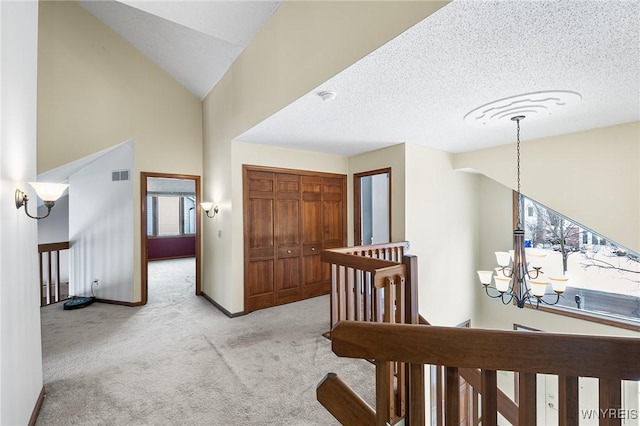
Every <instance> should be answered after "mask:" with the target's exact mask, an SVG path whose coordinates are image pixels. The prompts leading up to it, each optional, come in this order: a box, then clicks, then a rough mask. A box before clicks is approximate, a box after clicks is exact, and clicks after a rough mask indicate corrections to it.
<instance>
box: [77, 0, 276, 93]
mask: <svg viewBox="0 0 640 426" xmlns="http://www.w3.org/2000/svg"><path fill="white" fill-rule="evenodd" d="M79 3H80V5H81V6H82V7H84V8H85V9H86V10H88V11H89V12H90V13H92V14H93V15H94V16H96V17H97V18H98V19H100V20H101V21H102V22H104V23H105V24H107V25H108V26H109V27H110V28H111V29H113V30H114V31H115V32H117V33H119V34H120V35H121V36H122V37H123V38H124V39H126V40H127V41H128V42H129V43H131V44H132V45H133V46H134V47H136V48H137V49H138V50H140V51H141V52H142V53H144V54H145V55H146V56H147V57H148V58H149V59H151V60H152V61H153V62H155V63H156V64H157V65H158V66H160V68H162V69H163V70H165V71H166V72H167V73H168V74H170V75H171V76H172V77H173V78H174V79H176V80H177V81H178V82H180V83H181V84H182V85H183V86H185V87H186V88H187V89H188V90H189V91H191V92H192V93H193V94H195V95H196V96H198V97H199V98H200V99H202V98H204V97H205V96H206V95H207V93H209V91H210V90H211V88H212V87H213V86H214V85H215V84H216V83H217V82H218V80H219V79H220V78H221V77H222V75H224V73H225V72H226V71H227V69H228V68H229V66H230V65H231V64H232V63H233V61H234V60H235V58H236V57H237V56H238V55H239V54H240V53H241V52H242V50H243V49H244V47H245V46H246V45H247V44H248V43H249V42H250V41H251V39H252V38H253V36H254V35H255V34H256V33H257V32H258V30H259V29H260V28H261V27H262V25H263V24H264V23H265V22H266V21H267V20H268V19H269V18H270V17H271V15H272V14H273V12H274V11H275V10H276V9H277V8H278V5H279V4H280V2H279V1H154V0H144V1H130V0H126V1H113V0H108V1H97V0H86V1H79Z"/></svg>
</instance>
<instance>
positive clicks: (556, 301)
mask: <svg viewBox="0 0 640 426" xmlns="http://www.w3.org/2000/svg"><path fill="white" fill-rule="evenodd" d="M555 295H556V300H555V301H553V302H547V301H546V300H544V297H545V296H551V294H545V295H544V296H542V297H539V298H537V299H538V302H542V303H543V304H544V305H549V306H551V305H555V304H557V303H558V302H559V301H560V296H561V294H560V293H555Z"/></svg>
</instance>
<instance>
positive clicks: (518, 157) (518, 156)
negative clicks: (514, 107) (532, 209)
mask: <svg viewBox="0 0 640 426" xmlns="http://www.w3.org/2000/svg"><path fill="white" fill-rule="evenodd" d="M520 120H521V118H519V117H516V120H515V121H516V125H517V129H518V132H517V144H516V153H517V167H516V175H517V177H518V209H517V212H518V213H517V216H516V219H517V221H516V223H517V224H518V227H520V205H519V204H520Z"/></svg>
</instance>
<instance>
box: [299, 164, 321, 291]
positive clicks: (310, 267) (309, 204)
mask: <svg viewBox="0 0 640 426" xmlns="http://www.w3.org/2000/svg"><path fill="white" fill-rule="evenodd" d="M322 229H323V222H322V178H321V177H318V176H302V292H303V296H304V298H308V297H313V296H318V295H320V294H325V293H326V289H325V288H324V287H325V286H324V285H323V279H322V275H323V273H322V260H321V258H320V254H321V252H322V248H323V243H322V241H323V231H322Z"/></svg>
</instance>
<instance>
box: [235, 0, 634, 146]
mask: <svg viewBox="0 0 640 426" xmlns="http://www.w3.org/2000/svg"><path fill="white" fill-rule="evenodd" d="M639 23H640V2H638V1H637V0H623V1H618V0H597V1H588V0H577V1H576V0H563V1H556V0H553V1H545V0H542V1H517V0H508V1H483V0H455V1H453V2H452V3H450V4H449V5H447V6H445V7H443V8H442V9H440V10H439V11H437V12H436V13H434V14H433V15H431V16H430V17H428V18H427V19H425V20H424V21H423V22H421V23H419V24H417V25H415V26H414V27H413V28H411V29H409V30H408V31H406V32H405V33H403V34H401V35H400V36H398V37H396V38H395V39H394V40H392V41H390V42H389V43H387V44H386V45H384V46H382V47H380V48H379V49H377V50H376V51H374V52H372V53H371V54H369V55H368V56H367V57H365V58H364V59H362V60H361V61H359V62H357V63H356V64H354V65H352V66H351V67H349V68H347V69H346V70H344V71H343V72H342V73H340V74H338V75H336V76H335V77H333V78H331V79H330V80H328V81H327V82H325V83H324V84H322V85H320V86H319V87H317V88H316V89H314V90H312V91H310V92H309V93H308V94H306V95H305V96H303V97H301V98H300V99H298V100H297V101H296V102H294V103H292V104H291V105H289V106H288V107H286V108H284V109H283V110H281V111H279V112H278V113H276V114H274V115H273V116H271V117H270V118H268V119H267V120H265V121H263V122H262V123H260V124H258V125H257V126H255V127H254V128H252V129H250V130H249V131H247V132H245V133H244V134H243V135H240V136H239V137H238V138H237V139H238V140H242V141H246V142H254V143H263V144H272V145H280V146H285V147H290V148H296V149H306V150H312V151H320V152H327V153H335V154H342V155H354V154H359V153H362V152H366V151H369V150H372V149H377V148H381V147H384V146H388V145H392V144H396V143H402V142H410V143H415V144H420V145H425V146H429V147H432V148H435V149H438V150H442V151H447V152H463V151H468V150H474V149H480V148H484V147H489V146H494V145H500V144H505V143H512V142H514V139H515V125H514V123H513V122H511V121H510V120H509V118H510V115H509V109H510V108H515V109H514V114H512V115H515V113H517V112H518V111H520V112H522V111H524V115H526V116H527V119H526V120H525V121H523V122H522V124H521V127H522V134H521V137H522V140H523V141H524V140H527V139H535V138H540V137H545V136H552V135H557V134H564V133H571V132H576V131H581V130H587V129H590V128H597V127H604V126H609V125H614V124H619V123H624V122H630V121H635V120H640V24H639ZM324 90H330V91H335V92H336V97H335V99H334V100H331V101H323V100H322V99H321V98H320V97H319V96H318V93H319V92H321V91H324ZM541 92H544V93H541ZM493 101H499V102H497V103H496V104H492V105H489V106H488V107H487V105H488V104H490V103H492V102H493ZM496 105H499V106H498V108H501V109H502V110H503V111H506V112H507V114H506V115H505V114H503V115H502V116H503V119H496V118H495V117H494V118H493V119H490V120H486V119H470V118H469V117H471V116H473V114H476V116H477V112H478V110H482V109H483V108H484V109H485V110H490V109H491V108H492V107H495V106H496ZM523 106H526V108H523ZM474 110H476V111H474ZM492 111H493V110H492ZM489 112H491V111H489ZM470 113H471V114H470ZM467 115H468V117H467V119H466V120H465V116H467ZM489 115H491V114H489ZM639 139H640V135H639Z"/></svg>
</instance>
